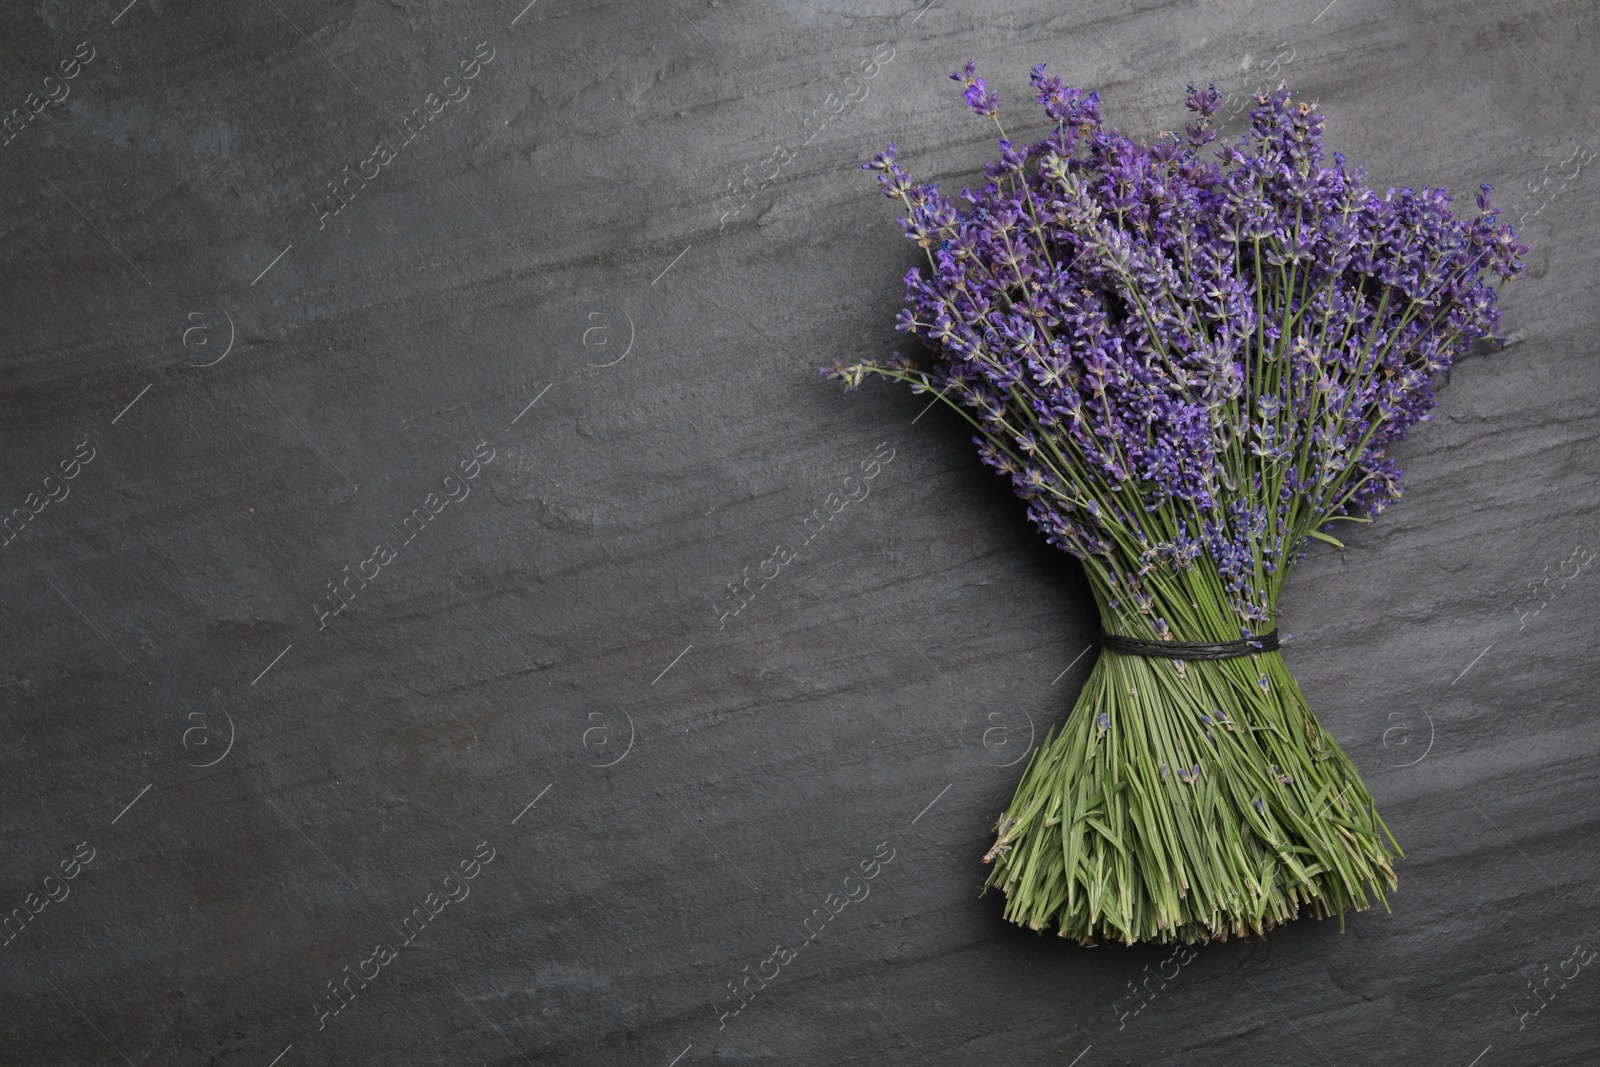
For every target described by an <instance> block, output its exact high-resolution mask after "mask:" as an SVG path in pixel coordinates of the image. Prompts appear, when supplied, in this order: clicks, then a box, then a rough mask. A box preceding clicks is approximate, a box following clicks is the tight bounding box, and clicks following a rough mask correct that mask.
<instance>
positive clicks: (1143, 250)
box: [822, 63, 1527, 944]
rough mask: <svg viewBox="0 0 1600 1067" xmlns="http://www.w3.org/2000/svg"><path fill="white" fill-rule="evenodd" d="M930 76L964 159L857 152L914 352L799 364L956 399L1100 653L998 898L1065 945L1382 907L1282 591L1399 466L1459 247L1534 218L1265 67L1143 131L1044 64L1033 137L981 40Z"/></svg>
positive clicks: (1006, 846) (1452, 289)
mask: <svg viewBox="0 0 1600 1067" xmlns="http://www.w3.org/2000/svg"><path fill="white" fill-rule="evenodd" d="M951 77H952V78H954V79H956V80H957V81H959V82H961V83H963V85H964V86H965V98H966V101H967V103H968V105H969V106H970V107H971V109H972V110H973V111H974V112H975V113H976V114H978V115H979V116H983V117H990V118H993V119H994V121H995V124H996V126H997V127H998V128H999V132H1000V138H1001V140H1000V157H999V160H998V161H997V162H995V163H992V164H990V165H989V166H988V167H987V168H986V177H987V179H988V181H987V184H985V185H984V186H983V188H981V189H978V190H971V189H963V190H962V191H961V194H960V196H959V197H958V198H952V197H949V196H946V195H945V194H943V193H941V192H940V191H939V189H938V187H937V186H936V185H933V184H918V183H915V182H913V181H912V179H911V178H910V176H909V175H907V173H906V172H905V171H903V170H902V169H901V168H900V167H899V165H898V164H896V162H895V147H894V145H893V144H892V143H891V144H890V145H889V147H888V150H887V151H885V152H883V153H881V154H880V155H878V156H876V157H875V158H874V159H873V160H872V162H870V163H867V164H864V167H865V168H867V169H870V170H873V171H876V172H877V173H878V181H879V183H880V184H881V185H882V187H883V191H884V193H885V194H886V195H887V196H888V197H889V198H890V199H891V200H897V201H899V202H900V203H901V204H902V205H903V207H904V208H905V211H906V216H905V217H904V218H903V219H901V220H900V225H901V227H902V229H904V231H905V233H906V236H907V237H909V238H910V239H911V240H913V241H915V242H916V243H917V245H918V247H920V248H922V249H923V250H924V251H925V253H926V256H927V261H928V270H927V271H926V272H924V271H923V270H921V269H920V268H913V269H912V270H911V271H910V272H909V273H908V274H907V275H906V277H905V293H906V301H907V307H906V308H905V309H904V310H902V311H901V312H900V316H899V320H898V323H897V327H898V329H900V330H903V331H905V332H907V333H910V334H912V335H914V336H916V337H918V338H920V339H922V340H923V341H924V342H926V344H927V345H928V347H929V348H930V349H931V350H932V363H931V365H927V366H922V367H919V366H918V365H916V364H914V363H913V362H912V361H911V360H909V359H907V358H906V357H904V356H903V355H901V354H900V353H898V352H896V353H894V355H893V356H892V357H891V358H889V359H887V360H884V361H881V362H880V361H876V360H868V361H863V362H860V363H856V364H854V365H852V366H844V365H841V364H839V363H835V364H834V365H833V366H831V367H827V368H823V370H822V373H823V374H824V375H825V376H827V377H829V378H832V379H835V380H838V381H842V382H843V383H844V384H845V386H846V388H847V389H854V388H856V387H857V386H859V385H860V384H861V382H862V380H863V379H864V378H865V377H866V376H867V375H869V374H876V375H881V376H883V377H886V378H893V379H897V380H900V381H905V382H909V383H910V385H911V388H912V390H913V391H914V392H932V393H934V394H936V396H937V397H938V398H940V399H942V400H943V401H944V402H945V403H947V404H949V405H950V406H951V407H953V408H954V409H955V410H956V411H958V412H960V413H961V415H962V416H963V417H964V418H965V419H966V420H967V421H968V422H969V423H971V425H972V426H973V428H974V429H975V430H976V431H977V434H976V436H975V437H974V438H973V441H974V442H975V443H976V444H977V446H978V452H979V454H980V455H981V457H982V459H983V461H984V462H985V463H987V464H988V465H989V466H991V467H993V468H994V469H995V470H997V471H999V472H1000V473H1001V474H1003V475H1007V476H1009V477H1010V479H1011V483H1012V485H1013V486H1015V488H1016V491H1017V493H1018V494H1019V495H1020V496H1021V497H1022V498H1023V499H1024V500H1026V501H1027V502H1028V515H1029V518H1031V519H1032V520H1033V522H1034V523H1035V524H1037V525H1038V527H1039V528H1040V529H1041V530H1043V531H1044V533H1045V535H1046V537H1047V538H1048V540H1049V542H1050V543H1051V544H1053V545H1055V546H1057V547H1059V548H1062V549H1064V550H1065V551H1067V552H1069V553H1071V554H1072V555H1073V556H1075V557H1077V559H1079V560H1080V561H1081V562H1082V563H1083V566H1084V569H1085V571H1086V572H1087V576H1088V580H1089V586H1090V588H1091V590H1092V591H1093V595H1094V598H1095V603H1096V605H1097V607H1098V609H1099V615H1100V625H1101V629H1102V631H1103V633H1102V648H1101V651H1100V655H1099V659H1098V660H1097V661H1096V663H1095V665H1094V669H1093V671H1092V673H1091V674H1090V676H1089V679H1088V681H1087V683H1086V684H1085V686H1084V689H1083V692H1082V694H1081V695H1080V696H1079V698H1078V701H1077V703H1076V705H1075V706H1074V708H1073V709H1072V711H1071V713H1070V714H1069V715H1068V717H1067V719H1066V720H1065V722H1063V723H1062V724H1060V725H1059V726H1058V727H1056V728H1055V729H1053V730H1051V731H1050V733H1049V735H1048V736H1047V737H1046V738H1045V740H1044V742H1043V743H1042V744H1041V746H1040V747H1039V748H1038V749H1037V750H1036V751H1035V752H1034V753H1033V756H1032V758H1031V760H1030V761H1029V763H1028V766H1027V769H1026V771H1025V772H1024V774H1023V777H1022V781H1021V784H1020V785H1019V786H1018V788H1017V792H1016V796H1015V797H1014V799H1013V800H1012V803H1011V806H1010V807H1009V808H1008V809H1007V810H1006V811H1005V812H1004V813H1003V814H1002V816H1001V818H1000V820H999V822H998V824H997V826H996V830H997V832H998V837H997V839H996V840H995V843H994V847H993V848H992V849H990V850H989V853H988V855H986V856H985V857H984V859H985V861H987V862H990V863H992V864H993V867H992V870H991V873H990V876H989V879H988V884H989V885H990V886H999V887H1000V888H1001V889H1002V890H1003V891H1004V893H1005V896H1006V906H1005V914H1006V916H1007V918H1009V919H1010V920H1012V921H1014V922H1017V923H1020V924H1023V925H1026V926H1027V927H1029V928H1030V929H1033V930H1043V929H1045V928H1046V927H1048V926H1054V927H1055V928H1056V929H1057V931H1058V932H1059V933H1060V935H1061V936H1063V937H1069V938H1073V939H1075V940H1077V941H1079V942H1082V943H1084V944H1095V943H1096V942H1099V941H1104V940H1112V939H1114V940H1117V941H1122V942H1128V943H1131V942H1134V941H1178V940H1181V941H1189V942H1192V941H1199V940H1204V939H1225V938H1227V937H1228V936H1230V935H1233V936H1243V935H1246V934H1252V933H1257V934H1258V933H1261V932H1264V931H1266V930H1269V929H1271V928H1272V927H1273V926H1274V925H1276V924H1277V923H1280V922H1283V921H1285V920H1287V919H1291V918H1294V917H1296V916H1299V915H1311V916H1316V917H1322V916H1327V915H1334V914H1337V915H1339V916H1340V921H1341V927H1342V924H1343V913H1344V912H1345V910H1346V909H1360V908H1364V907H1367V906H1368V905H1369V903H1370V900H1369V896H1376V898H1377V899H1378V900H1379V901H1380V902H1383V903H1384V906H1385V907H1386V908H1387V906H1388V905H1387V900H1386V898H1385V896H1384V894H1385V892H1386V891H1390V890H1392V889H1393V888H1394V884H1395V875H1394V869H1393V867H1392V866H1391V863H1390V861H1391V860H1392V859H1394V858H1395V857H1396V856H1397V855H1401V854H1402V853H1401V852H1400V849H1399V845H1398V844H1397V843H1396V842H1395V841H1394V838H1393V836H1392V835H1391V834H1390V833H1389V830H1388V828H1387V827H1386V826H1385V825H1384V824H1383V821H1382V819H1380V818H1379V817H1378V814H1377V812H1376V811H1375V810H1374V808H1373V803H1372V799H1371V797H1370V796H1369V795H1368V793H1367V790H1366V787H1365V786H1364V785H1363V784H1362V782H1361V778H1360V775H1359V774H1358V773H1357V772H1356V768H1355V766H1354V765H1353V764H1352V763H1351V762H1350V760H1349V758H1348V757H1346V756H1345V754H1344V753H1343V752H1342V751H1341V750H1340V749H1339V746H1338V745H1337V744H1336V743H1335V742H1334V740H1333V738H1332V737H1331V736H1330V735H1329V734H1328V733H1327V732H1326V731H1324V730H1323V729H1322V728H1321V726H1319V725H1318V723H1317V720H1316V718H1315V717H1314V716H1313V715H1312V713H1311V710H1310V709H1309V708H1308V707H1307V705H1306V701H1305V699H1304V697H1303V696H1302V695H1301V693H1300V689H1299V686H1298V685H1297V684H1296V683H1295V680H1294V678H1293V676H1292V675H1290V673H1289V671H1288V670H1287V669H1286V667H1285V665H1284V662H1283V658H1282V655H1281V653H1280V652H1279V651H1277V649H1278V636H1277V625H1276V624H1277V614H1276V604H1277V600H1278V594H1279V592H1280V591H1281V590H1282V588H1283V583H1284V581H1285V580H1286V579H1287V578H1288V576H1289V570H1290V567H1291V565H1292V564H1293V563H1295V562H1298V561H1299V560H1301V559H1303V558H1304V557H1305V549H1306V547H1307V545H1308V544H1309V543H1310V539H1311V538H1318V539H1320V540H1323V541H1328V542H1330V543H1332V544H1335V545H1338V544H1339V541H1337V540H1336V539H1335V538H1334V537H1333V536H1332V532H1333V531H1334V530H1336V529H1337V527H1336V526H1335V524H1336V523H1338V522H1358V523H1359V522H1369V521H1371V519H1372V517H1373V516H1375V515H1376V514H1377V513H1378V512H1379V511H1381V510H1382V509H1383V508H1384V507H1385V506H1387V505H1388V504H1389V503H1391V502H1392V501H1394V500H1395V499H1397V498H1398V497H1399V495H1400V486H1399V479H1400V475H1401V471H1400V469H1399V468H1398V467H1397V466H1396V465H1395V462H1394V460H1393V458H1391V457H1390V456H1388V455H1386V451H1385V450H1386V449H1387V448H1388V446H1389V445H1390V444H1391V443H1392V442H1395V441H1398V440H1401V439H1402V438H1403V437H1404V436H1405V434H1406V431H1407V430H1409V429H1410V428H1411V427H1412V425H1414V424H1415V423H1418V422H1424V421H1427V420H1428V419H1430V418H1431V417H1432V416H1431V414H1430V410H1431V409H1432V407H1433V406H1434V395H1433V390H1432V382H1433V380H1434V377H1433V376H1435V375H1437V374H1439V373H1440V372H1442V371H1444V370H1445V369H1446V368H1448V367H1449V366H1450V364H1451V362H1452V360H1453V359H1454V358H1455V357H1456V356H1457V355H1458V354H1460V353H1461V352H1462V351H1464V350H1465V349H1466V348H1467V346H1469V345H1470V344H1471V343H1472V342H1474V341H1477V340H1479V339H1481V338H1494V331H1495V328H1496V326H1497V325H1498V323H1499V318H1500V312H1499V310H1498V309H1497V307H1496V306H1495V298H1496V293H1495V290H1494V289H1493V288H1491V287H1490V286H1489V285H1487V284H1486V283H1485V281H1484V280H1483V279H1484V278H1485V277H1486V276H1487V275H1489V274H1491V273H1492V274H1494V275H1496V276H1498V277H1499V279H1500V280H1501V282H1502V283H1504V282H1506V281H1509V280H1510V279H1511V278H1513V277H1516V276H1518V275H1519V274H1521V272H1522V269H1523V265H1522V263H1521V261H1520V260H1519V258H1518V257H1519V256H1520V255H1522V254H1523V253H1525V252H1526V251H1527V248H1526V247H1525V246H1524V245H1521V244H1519V243H1518V242H1517V239H1516V234H1515V231H1514V229H1513V228H1512V227H1511V226H1509V225H1497V223H1496V218H1497V215H1496V213H1495V212H1493V211H1491V210H1490V209H1489V192H1490V187H1489V186H1488V185H1484V186H1482V187H1481V191H1480V192H1479V193H1478V196H1477V206H1478V212H1477V214H1476V215H1475V216H1474V217H1472V218H1471V219H1470V220H1468V219H1465V218H1462V219H1457V218H1455V217H1454V216H1453V214H1452V212H1451V207H1450V204H1451V201H1450V198H1449V196H1447V195H1446V193H1445V191H1444V190H1443V189H1422V190H1421V191H1415V190H1412V189H1401V190H1400V191H1399V192H1398V193H1396V192H1395V190H1393V189H1391V190H1389V191H1388V192H1387V193H1386V194H1385V195H1383V196H1381V197H1380V196H1378V195H1377V194H1376V193H1374V192H1373V191H1371V190H1370V189H1368V188H1366V186H1365V185H1364V172H1363V170H1362V169H1361V168H1359V167H1356V168H1349V169H1347V168H1346V166H1345V159H1344V157H1343V156H1342V155H1341V154H1339V153H1337V152H1335V153H1334V154H1333V164H1332V166H1331V167H1330V166H1325V165H1324V163H1323V145H1322V140H1323V116H1322V115H1319V114H1317V113H1316V111H1315V104H1314V103H1303V102H1294V101H1292V100H1291V96H1290V93H1289V92H1288V91H1287V90H1286V89H1285V88H1284V87H1283V86H1282V85H1281V84H1280V85H1279V87H1278V89H1277V90H1276V91H1274V92H1271V93H1260V94H1257V95H1256V97H1255V105H1256V106H1255V107H1254V109H1253V110H1252V111H1251V113H1250V121H1251V128H1250V133H1249V135H1248V136H1245V137H1241V138H1240V139H1239V140H1238V142H1237V143H1233V144H1227V143H1222V144H1221V145H1220V147H1218V148H1216V149H1214V150H1213V151H1212V153H1211V154H1214V157H1215V160H1216V162H1211V161H1209V160H1207V159H1205V158H1204V156H1205V155H1206V154H1207V153H1205V152H1203V151H1202V150H1203V149H1204V146H1206V145H1207V144H1209V143H1210V142H1212V141H1213V140H1214V139H1216V136H1217V133H1216V130H1215V129H1214V128H1213V125H1212V118H1213V116H1214V115H1215V113H1216V111H1217V109H1218V107H1219V105H1220V103H1221V94H1219V93H1218V92H1217V90H1216V88H1215V87H1210V88H1207V89H1205V90H1197V89H1195V88H1194V87H1193V86H1190V87H1189V91H1188V95H1187V100H1186V103H1187V106H1188V109H1189V111H1190V112H1191V113H1192V117H1191V121H1189V122H1188V124H1187V126H1186V130H1185V132H1186V136H1183V137H1180V136H1178V135H1177V134H1173V133H1166V132H1163V133H1162V134H1161V135H1160V136H1158V137H1156V138H1155V139H1154V140H1153V141H1152V142H1150V143H1148V144H1147V143H1145V142H1144V141H1139V142H1134V141H1132V140H1130V139H1129V138H1128V137H1126V136H1124V135H1122V134H1121V133H1119V132H1118V131H1117V130H1116V129H1114V128H1112V129H1108V128H1106V127H1105V126H1104V125H1103V124H1102V121H1101V116H1100V104H1099V97H1098V95H1097V94H1095V93H1083V92H1081V91H1079V90H1077V89H1073V88H1071V87H1069V86H1066V85H1063V84H1062V82H1061V79H1060V78H1056V77H1047V76H1046V74H1045V71H1044V67H1043V65H1040V66H1038V67H1035V68H1034V69H1033V77H1032V87H1033V91H1034V95H1035V96H1036V97H1037V98H1038V101H1039V103H1040V104H1041V105H1043V108H1044V113H1045V115H1046V116H1047V117H1048V119H1049V120H1050V122H1051V124H1052V128H1051V129H1050V131H1049V133H1048V134H1047V135H1046V136H1045V137H1044V138H1043V139H1042V140H1040V141H1038V142H1037V143H1035V144H1032V145H1023V144H1018V143H1015V142H1013V141H1011V140H1008V139H1006V135H1005V130H1004V128H1003V127H1002V126H1000V120H999V117H998V113H997V98H996V93H995V92H994V91H992V90H991V89H989V87H988V86H987V85H986V84H985V83H984V80H983V79H982V78H979V77H977V76H976V74H975V72H974V68H973V64H972V63H968V64H967V65H966V67H965V68H964V69H963V70H960V71H957V72H956V73H955V74H953V75H951ZM1341 547H1342V546H1341Z"/></svg>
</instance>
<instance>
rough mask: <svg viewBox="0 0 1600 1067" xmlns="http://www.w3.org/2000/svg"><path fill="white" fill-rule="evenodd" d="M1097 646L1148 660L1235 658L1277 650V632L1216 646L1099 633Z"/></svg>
mask: <svg viewBox="0 0 1600 1067" xmlns="http://www.w3.org/2000/svg"><path fill="white" fill-rule="evenodd" d="M1100 645H1101V647H1103V648H1106V649H1109V650H1110V651H1112V652H1117V653H1121V654H1122V655H1124V656H1148V657H1150V658H1151V659H1234V658H1236V657H1238V656H1250V655H1254V654H1255V653H1257V652H1271V651H1273V650H1275V649H1276V648H1277V647H1278V631H1277V630H1273V631H1272V632H1271V633H1267V634H1262V635H1261V636H1260V637H1252V638H1250V639H1249V640H1245V641H1220V642H1218V643H1216V644H1185V643H1182V642H1178V641H1141V640H1139V639H1138V638H1137V637H1124V636H1122V635H1121V634H1108V633H1102V634H1101V635H1100Z"/></svg>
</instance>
